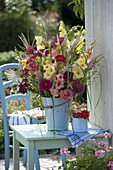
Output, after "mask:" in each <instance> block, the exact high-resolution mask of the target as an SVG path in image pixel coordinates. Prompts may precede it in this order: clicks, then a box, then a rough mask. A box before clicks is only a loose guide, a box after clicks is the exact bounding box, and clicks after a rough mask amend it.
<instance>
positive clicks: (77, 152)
mask: <svg viewBox="0 0 113 170" xmlns="http://www.w3.org/2000/svg"><path fill="white" fill-rule="evenodd" d="M76 155H77V156H79V157H80V158H82V146H80V147H79V148H76Z"/></svg>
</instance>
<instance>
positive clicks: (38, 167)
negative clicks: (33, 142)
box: [34, 150, 40, 170]
mask: <svg viewBox="0 0 113 170" xmlns="http://www.w3.org/2000/svg"><path fill="white" fill-rule="evenodd" d="M34 158H35V159H34V160H35V167H36V170H40V162H39V154H38V150H35V151H34Z"/></svg>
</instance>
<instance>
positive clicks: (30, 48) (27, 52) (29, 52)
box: [26, 45, 34, 55]
mask: <svg viewBox="0 0 113 170" xmlns="http://www.w3.org/2000/svg"><path fill="white" fill-rule="evenodd" d="M33 52H34V46H32V45H30V46H29V47H28V49H27V50H26V54H27V55H30V54H33Z"/></svg>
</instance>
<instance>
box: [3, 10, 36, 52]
mask: <svg viewBox="0 0 113 170" xmlns="http://www.w3.org/2000/svg"><path fill="white" fill-rule="evenodd" d="M35 21H36V20H35V18H33V16H31V15H30V14H29V13H26V12H25V13H22V14H20V13H17V12H16V13H15V12H12V13H1V14H0V51H9V50H14V46H15V45H17V44H20V43H21V41H20V40H19V38H18V35H20V34H21V32H22V33H24V35H26V37H29V39H30V41H31V42H32V41H33V39H34V36H35V33H36V32H35V31H36V24H35Z"/></svg>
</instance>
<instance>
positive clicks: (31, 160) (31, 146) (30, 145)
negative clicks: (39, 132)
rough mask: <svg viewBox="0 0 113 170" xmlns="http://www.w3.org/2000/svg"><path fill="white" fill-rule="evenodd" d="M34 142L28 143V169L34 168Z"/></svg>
mask: <svg viewBox="0 0 113 170" xmlns="http://www.w3.org/2000/svg"><path fill="white" fill-rule="evenodd" d="M34 150H35V148H34V142H33V141H28V144H27V160H28V165H27V170H34Z"/></svg>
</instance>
